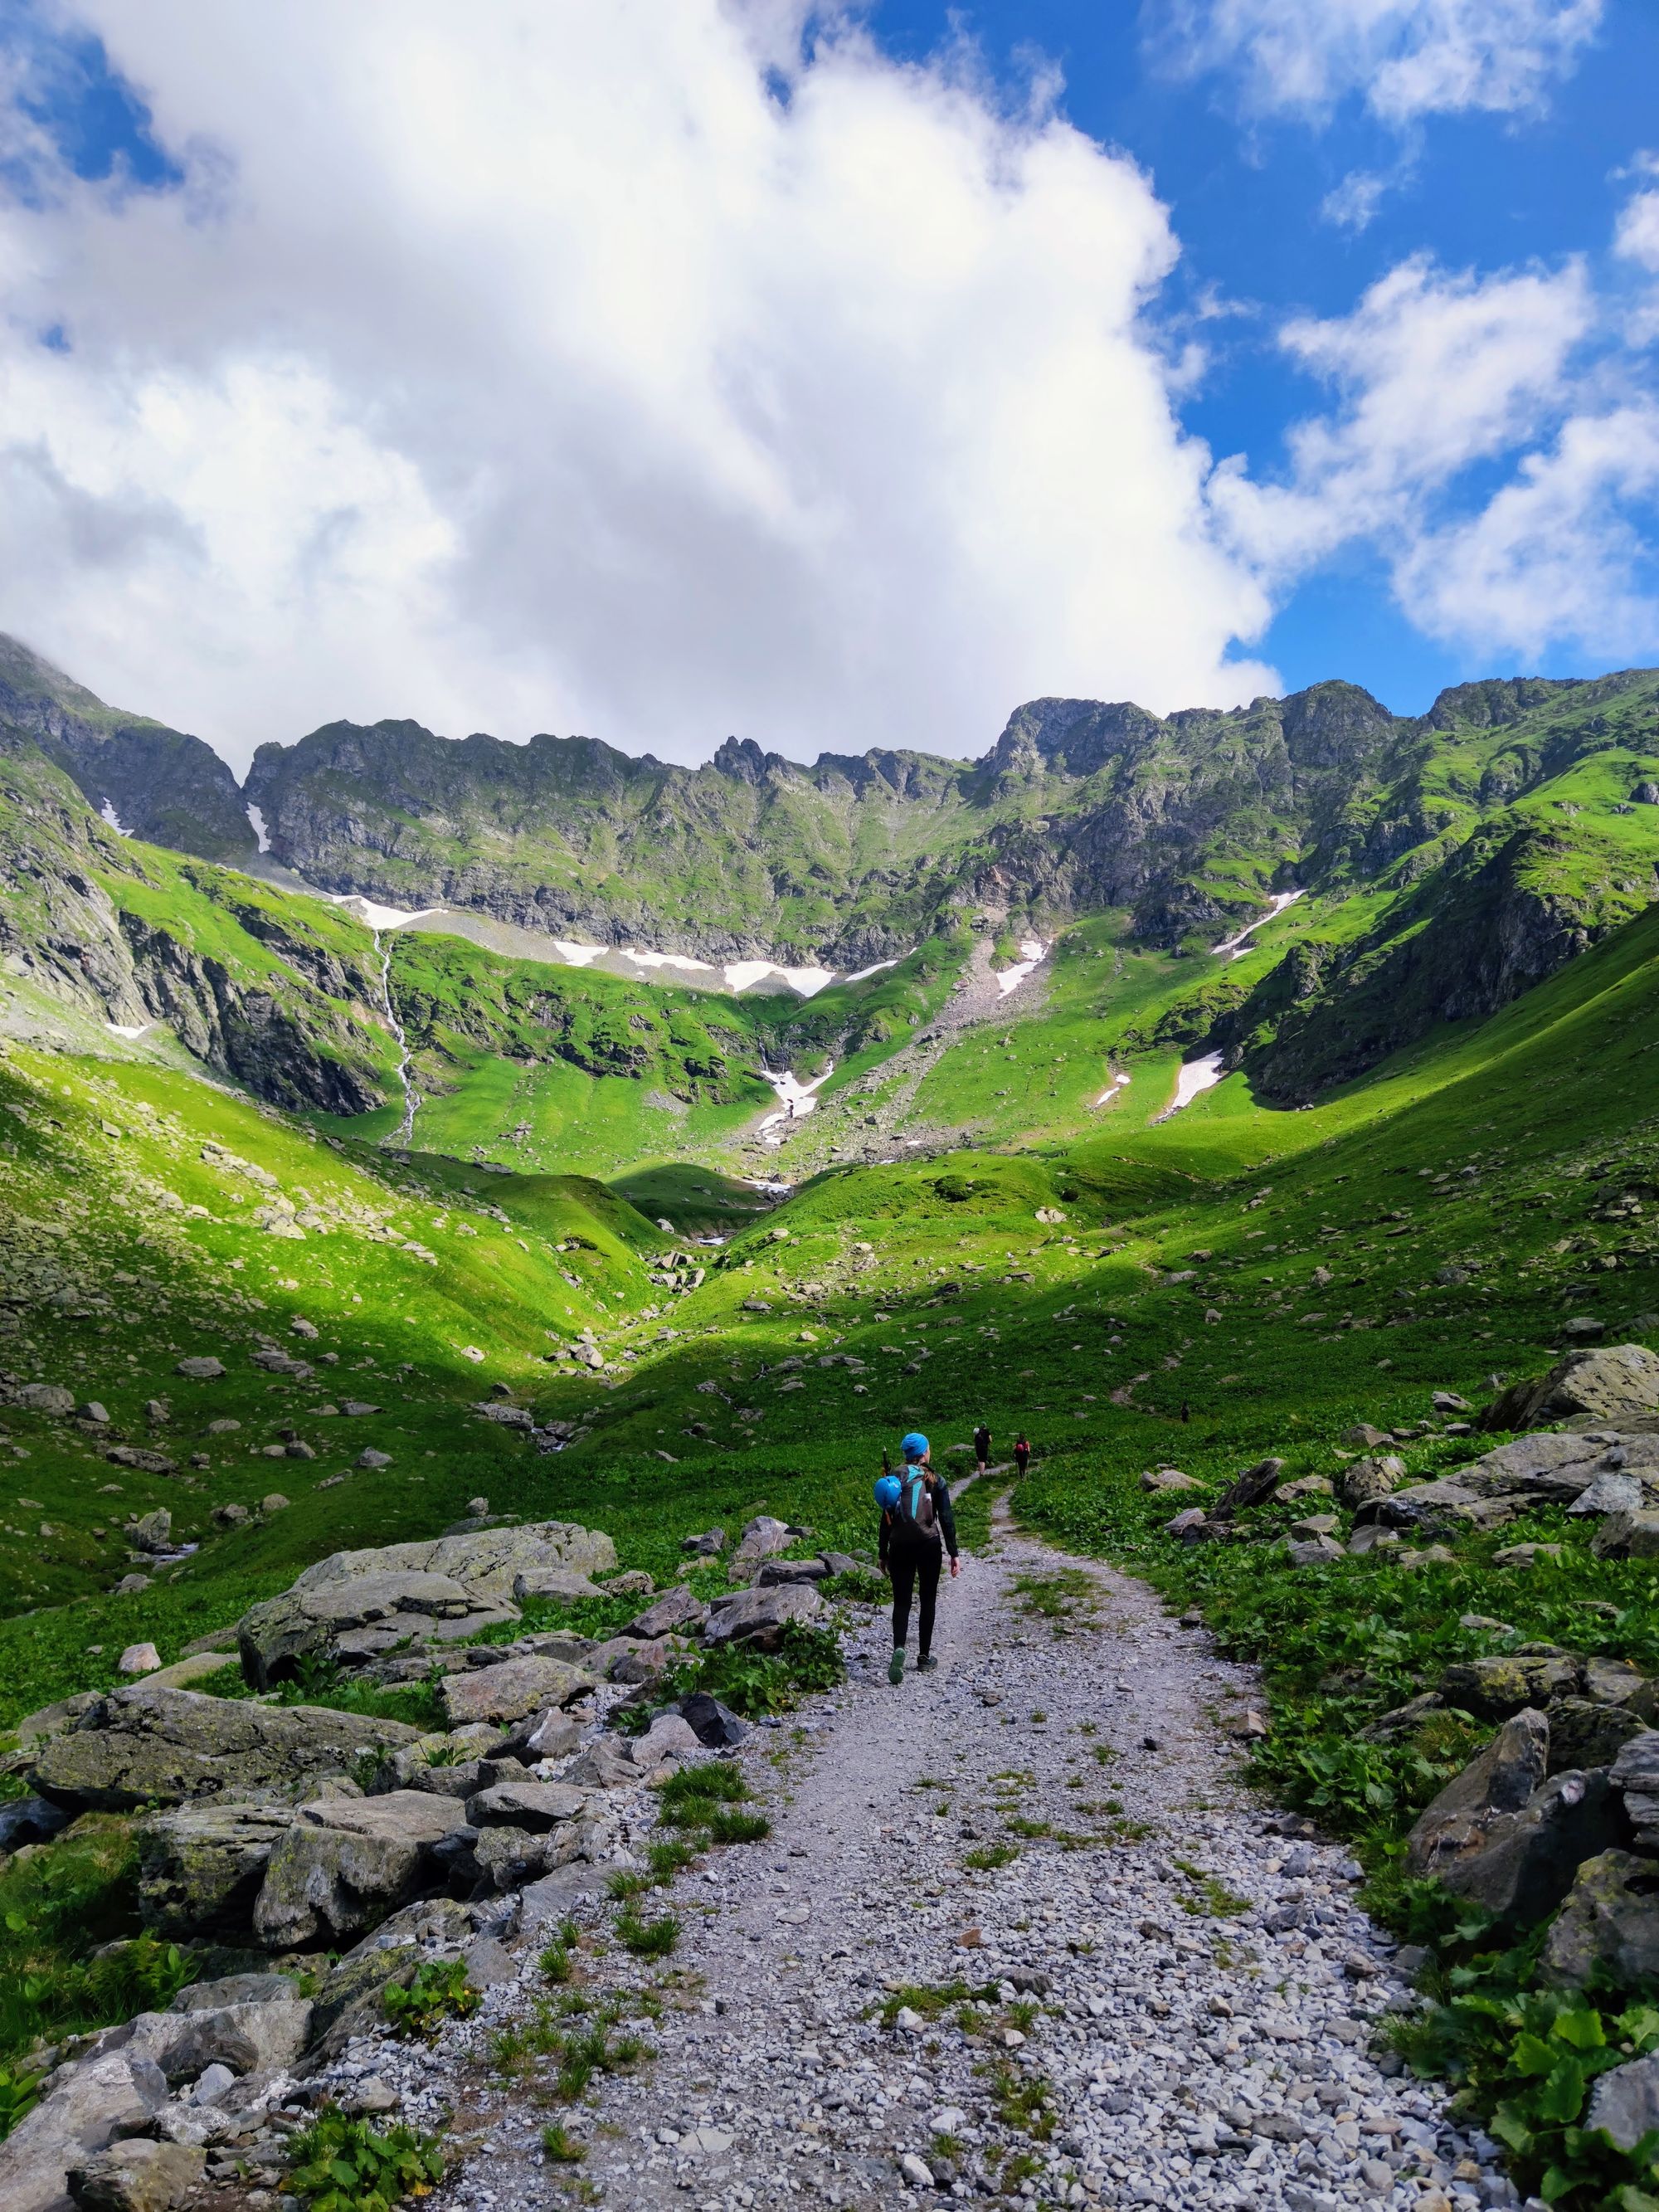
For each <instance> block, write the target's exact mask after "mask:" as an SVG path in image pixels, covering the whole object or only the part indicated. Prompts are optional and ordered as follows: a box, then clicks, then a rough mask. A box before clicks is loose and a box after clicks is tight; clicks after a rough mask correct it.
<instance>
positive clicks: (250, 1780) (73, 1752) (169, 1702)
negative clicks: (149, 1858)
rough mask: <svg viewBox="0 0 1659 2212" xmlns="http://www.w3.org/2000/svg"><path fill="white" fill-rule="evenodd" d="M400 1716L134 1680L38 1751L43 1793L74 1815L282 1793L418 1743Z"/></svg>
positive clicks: (38, 1785) (37, 1784)
mask: <svg viewBox="0 0 1659 2212" xmlns="http://www.w3.org/2000/svg"><path fill="white" fill-rule="evenodd" d="M419 1734H420V1731H419V1730H418V1729H412V1728H408V1727H405V1726H404V1723H402V1722H401V1721H384V1720H367V1719H365V1718H363V1717H362V1715H360V1714H357V1713H337V1712H331V1711H327V1710H326V1709H325V1708H324V1707H322V1706H319V1705H293V1706H289V1707H288V1708H287V1709H286V1710H281V1709H273V1708H271V1707H269V1706H265V1705H250V1704H246V1703H244V1702H243V1701H242V1700H240V1699H228V1698H210V1697H206V1696H204V1694H203V1693H202V1692H200V1691H197V1690H172V1689H164V1688H158V1687H156V1686H154V1685H153V1684H149V1683H142V1682H141V1683H135V1684H134V1685H133V1686H132V1687H131V1689H125V1690H114V1691H112V1692H111V1693H110V1694H109V1696H108V1697H106V1698H100V1699H97V1700H96V1701H95V1703H94V1704H93V1705H90V1706H89V1707H88V1710H87V1711H85V1712H84V1713H83V1714H82V1716H81V1717H80V1718H79V1720H78V1721H77V1722H76V1723H75V1725H74V1726H73V1727H72V1728H70V1729H67V1730H66V1731H65V1732H64V1734H63V1735H58V1736H54V1737H53V1738H52V1740H51V1741H49V1742H47V1743H46V1745H45V1746H44V1747H42V1748H41V1750H40V1753H39V1755H38V1757H37V1759H36V1761H35V1765H34V1767H33V1775H32V1778H33V1786H34V1788H35V1789H36V1790H39V1792H40V1795H41V1796H43V1797H49V1798H50V1799H51V1800H52V1802H53V1803H54V1804H57V1805H62V1806H64V1807H65V1808H68V1809H69V1810H70V1811H73V1812H76V1813H84V1812H102V1813H131V1812H137V1811H139V1810H142V1809H144V1808H149V1807H151V1806H155V1805H178V1804H184V1803H187V1802H192V1801H195V1800H198V1799H202V1798H209V1797H221V1796H222V1797H246V1796H250V1795H252V1794H253V1793H270V1794H271V1795H273V1796H279V1795H281V1794H283V1793H284V1792H289V1793H291V1792H292V1791H293V1790H295V1788H296V1786H297V1787H301V1788H303V1787H304V1786H305V1785H306V1784H307V1782H309V1783H312V1784H314V1783H315V1782H316V1781H317V1780H318V1779H319V1778H320V1777H322V1776H323V1775H325V1774H338V1773H341V1772H343V1771H347V1770H349V1768H350V1766H351V1765H352V1764H353V1763H354V1761H355V1760H356V1759H357V1758H358V1757H359V1756H360V1755H361V1754H362V1753H364V1752H371V1751H383V1750H389V1749H391V1748H392V1747H395V1746H396V1745H398V1744H402V1743H409V1742H412V1741H415V1739H416V1737H417V1736H418V1735H419Z"/></svg>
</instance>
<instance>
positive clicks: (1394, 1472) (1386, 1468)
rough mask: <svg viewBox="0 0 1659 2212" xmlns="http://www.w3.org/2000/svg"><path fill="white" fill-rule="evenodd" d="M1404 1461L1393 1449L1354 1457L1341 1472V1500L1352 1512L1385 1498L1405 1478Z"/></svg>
mask: <svg viewBox="0 0 1659 2212" xmlns="http://www.w3.org/2000/svg"><path fill="white" fill-rule="evenodd" d="M1405 1474H1406V1462H1405V1461H1404V1460H1403V1459H1401V1458H1400V1457H1398V1455H1396V1454H1395V1453H1393V1452H1384V1453H1383V1454H1381V1455H1378V1456H1373V1457H1370V1458H1365V1459H1357V1460H1355V1461H1354V1462H1353V1464H1352V1466H1351V1467H1348V1468H1345V1469H1344V1471H1343V1474H1342V1483H1341V1490H1342V1503H1343V1504H1345V1505H1346V1507H1347V1508H1348V1510H1349V1511H1350V1512H1351V1513H1352V1512H1353V1511H1354V1510H1356V1509H1357V1508H1358V1507H1359V1506H1361V1505H1370V1504H1374V1503H1375V1502H1376V1499H1377V1498H1386V1497H1388V1496H1389V1492H1391V1491H1393V1490H1395V1489H1396V1488H1397V1487H1398V1486H1399V1485H1400V1484H1401V1481H1403V1480H1404V1479H1405Z"/></svg>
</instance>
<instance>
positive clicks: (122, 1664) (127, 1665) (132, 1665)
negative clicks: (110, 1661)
mask: <svg viewBox="0 0 1659 2212" xmlns="http://www.w3.org/2000/svg"><path fill="white" fill-rule="evenodd" d="M160 1665H161V1653H160V1652H159V1651H158V1650H156V1648H155V1645H154V1644H128V1646H127V1648H126V1650H125V1651H124V1652H123V1653H122V1654H121V1656H120V1657H119V1658H118V1660H117V1661H116V1662H115V1671H116V1673H117V1674H154V1673H155V1670H156V1668H158V1667H159V1666H160Z"/></svg>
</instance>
